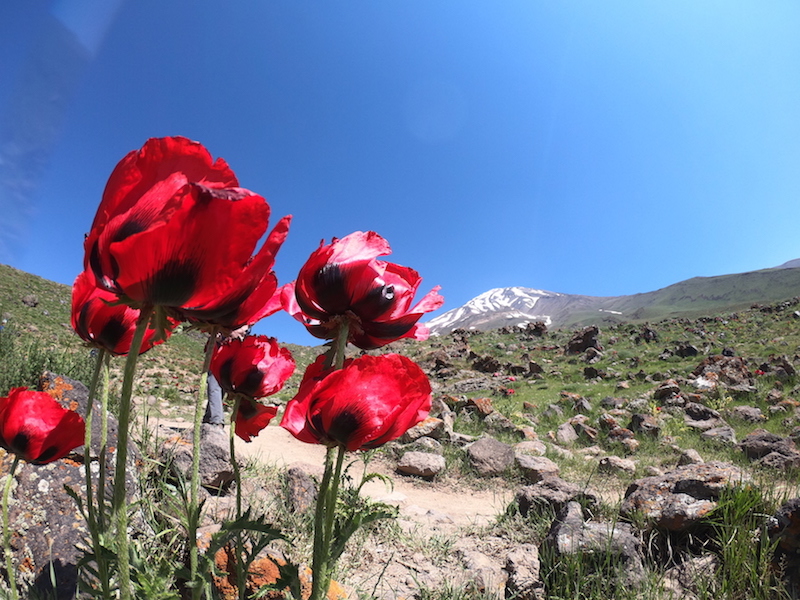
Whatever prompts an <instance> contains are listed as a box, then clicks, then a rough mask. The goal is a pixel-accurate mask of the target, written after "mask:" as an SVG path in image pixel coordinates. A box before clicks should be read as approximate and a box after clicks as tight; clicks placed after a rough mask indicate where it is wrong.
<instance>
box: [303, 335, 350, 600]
mask: <svg viewBox="0 0 800 600" xmlns="http://www.w3.org/2000/svg"><path fill="white" fill-rule="evenodd" d="M349 329H350V328H349V323H348V321H347V320H343V321H342V323H341V325H340V326H339V331H338V333H337V336H336V339H335V340H334V343H333V353H334V355H333V367H334V369H341V368H342V367H343V366H344V357H345V352H346V349H347V337H348V334H349ZM337 450H338V454H337ZM344 453H345V448H344V446H338V447H337V446H332V447H330V448H328V451H327V452H326V453H325V471H324V473H323V475H322V481H321V482H320V486H319V493H318V495H317V507H316V511H315V514H314V550H313V552H314V555H313V558H312V574H313V578H312V581H311V596H310V598H309V600H321V599H322V598H323V596H324V595H325V594H326V592H327V590H328V587H329V586H330V581H331V570H332V568H331V567H332V565H331V564H330V548H331V541H332V537H333V524H334V520H335V517H336V500H337V496H338V494H339V481H340V480H341V475H342V464H343V462H344ZM334 454H337V456H336V460H335V461H334Z"/></svg>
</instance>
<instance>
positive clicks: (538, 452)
mask: <svg viewBox="0 0 800 600" xmlns="http://www.w3.org/2000/svg"><path fill="white" fill-rule="evenodd" d="M545 452H547V446H546V445H545V443H544V442H543V441H541V440H525V441H522V442H519V443H517V444H515V445H514V454H515V455H516V456H517V457H519V456H520V455H521V454H528V455H530V456H544V453H545Z"/></svg>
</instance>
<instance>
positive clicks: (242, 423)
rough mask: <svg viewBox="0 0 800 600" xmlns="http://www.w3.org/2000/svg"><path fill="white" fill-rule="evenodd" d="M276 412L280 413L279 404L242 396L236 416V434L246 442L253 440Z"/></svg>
mask: <svg viewBox="0 0 800 600" xmlns="http://www.w3.org/2000/svg"><path fill="white" fill-rule="evenodd" d="M276 414H278V407H277V406H268V405H264V404H261V403H260V402H256V401H255V400H251V399H250V398H247V397H243V398H241V399H240V400H239V409H238V410H237V411H236V418H235V420H236V435H238V436H239V437H240V438H242V439H243V440H244V441H245V442H249V441H251V440H252V438H254V437H255V436H257V435H258V434H259V433H261V430H262V429H264V427H266V426H267V425H268V424H269V422H270V421H271V420H272V417H274V416H275V415H276Z"/></svg>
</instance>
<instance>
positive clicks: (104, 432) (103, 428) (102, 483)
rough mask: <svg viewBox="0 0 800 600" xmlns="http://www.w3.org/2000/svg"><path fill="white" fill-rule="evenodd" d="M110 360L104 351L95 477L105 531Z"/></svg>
mask: <svg viewBox="0 0 800 600" xmlns="http://www.w3.org/2000/svg"><path fill="white" fill-rule="evenodd" d="M110 361H111V353H109V352H106V356H105V361H104V362H105V364H104V365H103V370H102V375H103V387H102V389H101V390H100V453H99V455H98V460H99V461H100V473H99V475H98V477H97V498H98V506H99V509H100V510H99V512H98V515H97V522H98V523H99V525H100V528H101V529H102V530H103V531H105V528H106V518H107V515H106V479H107V476H108V463H107V462H106V455H107V454H108V392H109V389H110V388H109V385H110V380H109V372H110V369H109V363H110Z"/></svg>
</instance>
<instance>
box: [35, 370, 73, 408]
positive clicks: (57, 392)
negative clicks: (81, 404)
mask: <svg viewBox="0 0 800 600" xmlns="http://www.w3.org/2000/svg"><path fill="white" fill-rule="evenodd" d="M45 387H46V388H47V389H44V390H43V391H45V392H47V393H48V394H50V395H51V396H52V397H53V398H55V399H56V400H63V398H64V392H66V391H69V390H71V389H74V388H73V386H72V384H70V383H67V382H66V381H64V379H63V378H61V377H56V378H55V379H46V378H45V377H42V388H45ZM72 404H73V402H70V410H75V408H77V406H78V405H77V403H75V408H72Z"/></svg>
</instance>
